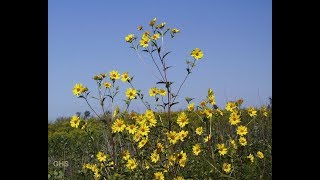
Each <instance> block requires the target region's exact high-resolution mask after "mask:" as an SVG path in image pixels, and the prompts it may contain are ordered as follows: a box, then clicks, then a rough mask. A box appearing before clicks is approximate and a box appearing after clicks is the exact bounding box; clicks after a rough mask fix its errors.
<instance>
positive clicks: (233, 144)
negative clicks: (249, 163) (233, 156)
mask: <svg viewBox="0 0 320 180" xmlns="http://www.w3.org/2000/svg"><path fill="white" fill-rule="evenodd" d="M230 144H231V145H232V147H233V149H238V147H237V144H236V141H235V140H233V139H232V140H230Z"/></svg>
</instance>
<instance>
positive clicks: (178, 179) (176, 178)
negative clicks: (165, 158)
mask: <svg viewBox="0 0 320 180" xmlns="http://www.w3.org/2000/svg"><path fill="white" fill-rule="evenodd" d="M173 180H184V178H183V177H182V176H177V177H175V178H174V179H173Z"/></svg>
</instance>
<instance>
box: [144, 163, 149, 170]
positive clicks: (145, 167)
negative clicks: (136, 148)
mask: <svg viewBox="0 0 320 180" xmlns="http://www.w3.org/2000/svg"><path fill="white" fill-rule="evenodd" d="M149 168H150V166H149V164H148V163H147V162H146V163H145V165H144V169H146V170H148V169H149Z"/></svg>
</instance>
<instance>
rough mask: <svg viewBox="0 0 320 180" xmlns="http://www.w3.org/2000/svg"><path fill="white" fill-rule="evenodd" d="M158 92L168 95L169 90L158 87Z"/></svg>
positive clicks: (161, 94)
mask: <svg viewBox="0 0 320 180" xmlns="http://www.w3.org/2000/svg"><path fill="white" fill-rule="evenodd" d="M158 94H160V96H166V95H167V90H165V89H158Z"/></svg>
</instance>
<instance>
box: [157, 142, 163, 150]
mask: <svg viewBox="0 0 320 180" xmlns="http://www.w3.org/2000/svg"><path fill="white" fill-rule="evenodd" d="M157 151H158V152H163V151H164V147H163V145H162V144H161V143H157Z"/></svg>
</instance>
